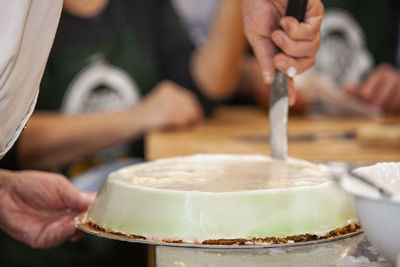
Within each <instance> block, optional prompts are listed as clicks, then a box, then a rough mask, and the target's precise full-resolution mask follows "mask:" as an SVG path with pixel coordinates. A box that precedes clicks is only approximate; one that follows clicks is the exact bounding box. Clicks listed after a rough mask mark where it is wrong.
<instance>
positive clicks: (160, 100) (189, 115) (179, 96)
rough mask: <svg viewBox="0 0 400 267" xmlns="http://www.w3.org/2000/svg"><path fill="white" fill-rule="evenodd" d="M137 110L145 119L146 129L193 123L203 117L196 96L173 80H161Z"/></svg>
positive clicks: (175, 126)
mask: <svg viewBox="0 0 400 267" xmlns="http://www.w3.org/2000/svg"><path fill="white" fill-rule="evenodd" d="M136 110H139V111H140V114H142V115H141V117H142V118H143V120H145V124H146V126H145V129H146V131H147V130H151V129H157V128H177V127H183V126H188V125H193V124H196V123H199V122H200V121H201V120H202V119H203V110H202V108H201V106H200V103H199V102H198V100H197V98H196V96H195V95H194V94H193V93H191V92H189V91H188V90H186V89H184V88H183V87H181V86H179V85H177V84H176V83H174V82H171V81H162V82H160V83H159V84H158V85H157V86H156V87H155V88H154V89H153V91H152V92H151V93H150V94H149V95H147V96H146V97H145V99H143V101H142V102H141V103H140V104H139V106H138V107H137V108H136Z"/></svg>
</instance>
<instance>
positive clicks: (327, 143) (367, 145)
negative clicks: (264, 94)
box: [146, 107, 400, 163]
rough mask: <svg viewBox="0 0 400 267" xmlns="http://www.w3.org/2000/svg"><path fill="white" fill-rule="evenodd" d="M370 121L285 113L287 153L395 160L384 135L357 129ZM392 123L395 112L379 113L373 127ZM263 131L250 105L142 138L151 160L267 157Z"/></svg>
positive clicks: (398, 155) (397, 152)
mask: <svg viewBox="0 0 400 267" xmlns="http://www.w3.org/2000/svg"><path fill="white" fill-rule="evenodd" d="M371 122H372V121H371V119H368V118H345V117H321V116H319V117H318V116H314V117H305V116H291V117H290V118H289V122H288V136H289V156H291V157H296V158H301V159H306V160H311V161H346V162H357V163H359V162H366V163H372V162H377V161H400V147H399V146H397V145H396V146H394V145H382V144H383V143H385V142H384V141H387V140H388V137H387V135H386V136H384V135H382V136H381V137H379V138H378V137H377V135H375V139H373V138H371V137H370V136H371V135H368V134H366V133H365V130H362V129H363V127H365V125H370V123H371ZM396 123H398V124H399V125H400V116H391V117H384V118H382V119H380V121H379V122H375V123H374V125H378V126H382V125H383V126H385V125H386V126H388V125H395V124H396ZM376 132H380V130H379V129H378V130H375V133H376ZM268 134H269V130H268V114H267V113H266V112H265V111H263V110H261V109H258V108H252V107H221V108H219V109H218V110H216V112H215V113H214V115H213V116H212V117H211V118H209V119H207V120H206V121H205V122H204V123H203V124H201V125H198V126H195V127H191V128H186V129H180V130H177V131H154V132H151V133H150V134H148V135H147V136H146V157H147V159H149V160H153V159H158V158H163V157H173V156H180V155H190V154H194V153H234V154H242V153H250V154H254V153H258V154H265V155H269V137H268ZM368 136H369V137H368ZM391 136H393V137H392V140H397V139H396V137H397V136H400V127H399V128H397V131H396V133H393V134H392V135H391ZM382 138H383V139H382ZM382 140H383V141H382ZM399 141H400V138H399ZM391 142H397V141H391ZM398 143H399V144H400V142H398Z"/></svg>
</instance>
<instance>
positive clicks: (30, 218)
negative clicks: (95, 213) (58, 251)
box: [0, 170, 94, 249]
mask: <svg viewBox="0 0 400 267" xmlns="http://www.w3.org/2000/svg"><path fill="white" fill-rule="evenodd" d="M93 200H94V195H89V194H86V193H83V192H81V191H79V190H78V189H77V188H75V187H74V186H73V185H72V184H71V183H70V182H69V181H68V180H67V179H66V178H65V177H63V176H61V175H59V174H54V173H48V172H40V171H18V172H12V171H6V170H0V228H1V229H3V230H4V231H5V232H6V233H8V234H9V235H10V236H12V237H14V238H15V239H17V240H19V241H22V242H24V243H26V244H28V245H30V246H31V247H33V248H43V249H44V248H50V247H55V246H58V245H60V244H61V243H63V242H64V241H67V240H70V241H75V240H77V239H78V238H80V237H81V236H82V234H83V233H82V232H80V231H78V230H77V229H75V227H74V217H75V216H76V215H78V214H79V213H80V212H83V211H85V210H87V209H88V207H89V205H90V204H91V203H92V202H93Z"/></svg>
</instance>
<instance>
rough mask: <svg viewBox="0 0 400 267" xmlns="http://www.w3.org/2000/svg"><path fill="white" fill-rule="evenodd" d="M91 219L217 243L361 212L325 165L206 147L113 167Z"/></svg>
mask: <svg viewBox="0 0 400 267" xmlns="http://www.w3.org/2000/svg"><path fill="white" fill-rule="evenodd" d="M84 221H85V222H86V223H90V224H92V225H94V226H96V227H97V228H100V229H102V230H104V231H107V232H112V233H120V234H124V235H127V236H136V237H141V238H145V239H147V240H151V241H167V242H187V243H197V244H198V243H203V244H207V243H209V244H212V242H213V241H215V242H217V243H218V242H221V241H223V240H233V241H235V240H236V241H237V240H244V241H251V240H253V241H254V240H271V238H273V239H285V238H289V240H290V237H298V236H314V237H322V236H326V235H327V234H328V235H329V233H332V231H340V229H348V227H349V226H354V224H355V222H356V214H355V211H354V208H353V205H352V202H351V200H350V198H349V196H348V195H347V194H346V193H345V192H343V191H342V190H341V189H339V188H338V187H337V185H336V184H335V183H334V182H333V181H332V180H331V177H330V175H329V172H328V171H327V169H326V168H325V167H324V166H322V165H315V164H312V163H309V162H306V161H301V160H295V159H288V160H286V161H277V160H274V159H271V158H269V157H266V156H262V155H208V154H199V155H193V156H186V157H175V158H168V159H160V160H156V161H152V162H148V163H142V164H137V165H133V166H130V167H126V168H123V169H120V170H118V171H115V172H113V173H111V174H110V175H109V177H108V179H107V181H106V182H105V183H104V185H103V187H102V189H101V190H100V192H99V193H98V195H97V198H96V200H95V202H94V203H93V205H92V207H91V208H90V209H89V211H88V212H87V214H86V217H85V219H84ZM346 227H347V228H346Z"/></svg>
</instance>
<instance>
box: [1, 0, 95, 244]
mask: <svg viewBox="0 0 400 267" xmlns="http://www.w3.org/2000/svg"><path fill="white" fill-rule="evenodd" d="M61 8H62V1H61V0H32V1H28V0H13V1H8V0H2V1H0V51H1V53H0V127H1V128H0V158H1V157H2V156H4V155H5V154H6V152H7V151H8V150H9V149H10V148H11V146H12V145H13V144H14V142H15V140H16V139H17V138H18V136H19V134H20V133H21V131H22V130H23V128H24V126H25V124H26V121H27V120H28V118H29V117H30V115H31V113H32V111H33V109H34V106H35V103H36V98H37V95H38V90H39V83H40V79H41V77H42V73H43V70H44V67H45V65H46V60H47V57H48V54H49V51H50V48H51V45H52V42H53V38H54V35H55V32H56V29H57V24H58V20H59V16H60V12H61ZM92 201H93V196H91V195H87V194H85V193H83V192H80V191H79V190H78V189H76V188H75V187H74V186H72V184H71V183H70V182H69V181H68V180H67V179H66V178H65V177H63V176H61V175H58V174H53V173H47V172H39V171H18V172H12V171H8V170H0V228H1V229H2V230H4V231H5V232H6V233H8V234H9V235H11V236H12V237H14V238H15V239H17V240H20V241H22V242H24V243H27V244H29V245H30V246H32V247H35V248H50V247H53V246H56V245H59V244H61V243H62V242H64V241H65V240H68V239H69V240H76V239H77V238H79V237H80V236H81V235H82V233H81V232H78V231H77V230H76V229H75V227H74V220H73V219H74V217H75V216H76V215H77V214H79V213H80V212H82V211H85V210H86V209H87V208H88V206H89V205H90V203H91V202H92Z"/></svg>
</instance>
